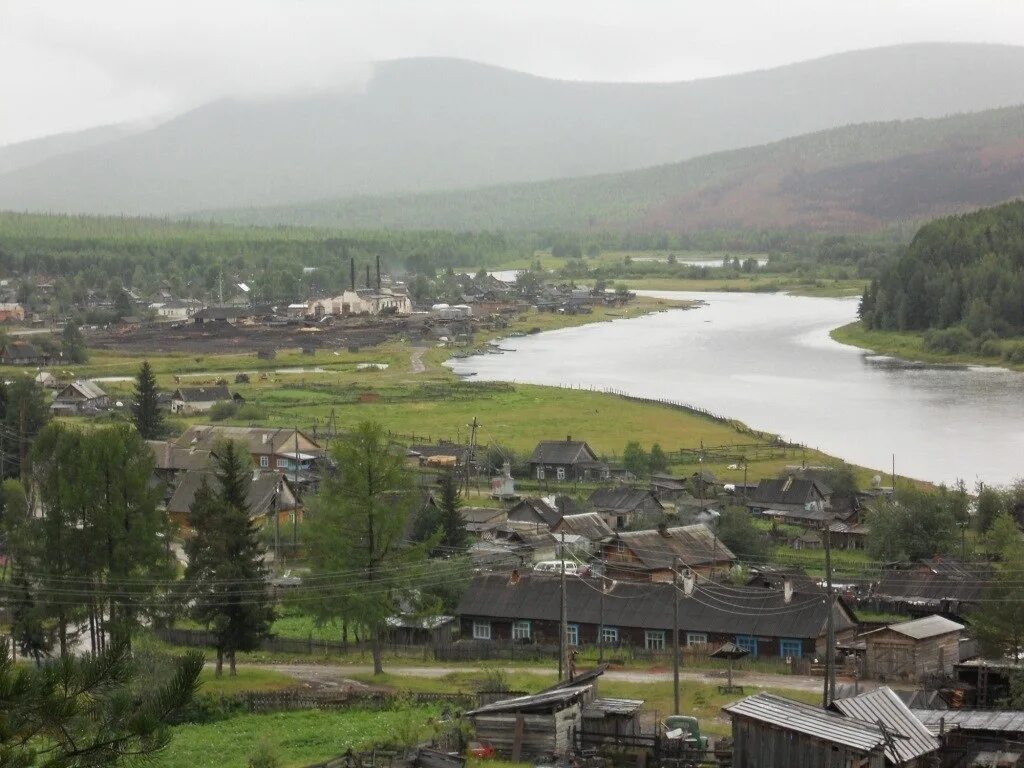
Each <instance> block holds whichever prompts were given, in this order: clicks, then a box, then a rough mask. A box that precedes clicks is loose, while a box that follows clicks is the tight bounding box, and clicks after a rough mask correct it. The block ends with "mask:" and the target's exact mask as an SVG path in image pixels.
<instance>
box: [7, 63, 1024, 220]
mask: <svg viewBox="0 0 1024 768" xmlns="http://www.w3.org/2000/svg"><path fill="white" fill-rule="evenodd" d="M1022 74H1024V48H1019V47H1011V46H993V45H974V44H920V45H904V46H895V47H890V48H879V49H872V50H866V51H857V52H852V53H845V54H839V55H835V56H830V57H826V58H822V59H817V60H813V61H808V62H803V63H800V64H794V65H790V66H786V67H779V68H775V69H771V70H764V71H759V72H752V73H747V74H742V75H734V76H728V77H720V78H713V79H707V80H698V81H693V82H685V83H664V84H609V83H582V82H566V81H556V80H548V79H544V78H540V77H535V76H531V75H526V74H522V73H517V72H512V71H508V70H503V69H499V68H496V67H491V66H486V65H482V64H476V63H472V62H467V61H461V60H452V59H406V60H399V61H392V62H386V63H381V64H378V65H376V66H375V68H374V73H373V75H372V77H371V79H370V81H369V82H368V84H367V86H366V88H365V90H364V91H362V92H359V93H348V94H321V95H316V96H304V97H295V98H278V99H273V100H264V101H259V102H255V101H234V100H226V101H220V102H217V103H213V104H209V105H207V106H204V107H201V108H199V109H196V110H193V111H191V112H188V113H185V114H182V115H180V116H178V117H176V118H173V119H170V120H168V121H166V122H164V123H162V124H160V125H157V126H155V127H153V128H150V129H147V130H140V131H136V132H129V133H128V134H127V135H122V136H116V135H114V136H110V135H103V136H102V140H100V141H98V142H93V143H91V144H90V142H89V141H85V140H83V137H82V136H81V135H78V134H70V135H65V136H64V137H60V140H59V141H58V140H56V139H55V140H52V141H50V142H49V144H43V145H40V144H39V143H38V142H36V143H35V144H36V146H35V148H34V149H33V150H32V151H35V152H36V154H35V155H34V156H33V155H32V154H31V152H29V151H28V150H27V149H26V145H12V146H9V147H5V148H0V171H5V172H0V208H8V209H14V210H34V211H66V212H95V213H117V212H127V213H150V214H175V213H181V212H185V211H195V210H200V209H220V208H239V207H251V206H266V205H285V204H294V203H299V202H305V201H315V200H318V199H325V198H344V197H349V196H366V195H390V194H395V193H418V192H426V191H438V190H455V189H465V188H471V187H479V186H484V185H497V184H506V183H516V182H528V181H536V180H545V179H559V178H566V177H578V176H584V175H590V174H601V173H609V172H617V171H624V170H630V169H637V168H643V167H646V166H654V165H658V164H664V163H674V162H678V161H681V160H686V159H688V158H694V157H698V156H701V155H707V154H709V153H714V152H721V151H723V150H729V149H736V148H740V147H748V146H753V145H759V144H763V143H766V142H772V141H777V140H780V139H784V138H787V137H792V136H797V135H801V134H806V133H810V132H814V131H821V130H824V129H829V128H834V127H837V126H843V125H848V124H853V123H865V122H872V121H885V120H895V119H905V118H914V117H938V116H944V115H950V114H954V113H958V112H973V111H979V110H984V109H989V108H993V107H1000V106H1007V105H1014V104H1024V77H1021V75H1022ZM40 146H42V148H40ZM26 153H28V154H26ZM26 156H28V158H29V159H28V160H27V161H26V159H25V158H26ZM12 158H13V160H12ZM439 225H440V224H439Z"/></svg>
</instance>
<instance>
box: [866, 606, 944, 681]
mask: <svg viewBox="0 0 1024 768" xmlns="http://www.w3.org/2000/svg"><path fill="white" fill-rule="evenodd" d="M963 630H964V625H963V624H957V623H956V622H955V621H951V620H949V619H947V618H945V617H943V616H938V615H935V616H927V617H925V618H922V619H914V620H913V621H904V622H901V623H899V624H890V625H889V626H887V627H883V628H882V629H876V630H874V631H873V632H868V633H867V634H865V635H863V639H864V642H865V646H866V655H865V660H866V662H867V674H868V676H869V677H873V678H876V679H878V680H900V681H909V682H922V681H925V680H927V679H928V678H929V677H933V676H946V675H948V674H951V673H952V672H953V668H954V667H955V666H956V665H957V664H958V663H959V661H960V637H961V634H962V632H963Z"/></svg>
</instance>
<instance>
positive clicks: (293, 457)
mask: <svg viewBox="0 0 1024 768" xmlns="http://www.w3.org/2000/svg"><path fill="white" fill-rule="evenodd" d="M228 440H232V441H235V442H239V443H242V444H243V445H245V447H246V449H247V450H248V452H249V454H250V455H251V456H252V460H253V463H254V464H255V465H256V466H257V467H259V468H260V469H273V470H277V471H278V472H287V473H289V474H292V473H294V472H296V471H298V472H300V473H302V472H309V471H311V470H312V469H313V468H314V465H315V463H316V462H317V461H318V460H319V459H320V458H322V457H323V455H324V450H323V448H321V447H320V444H319V443H317V442H316V441H315V440H313V438H311V437H309V435H307V434H306V433H305V432H302V431H301V430H296V429H288V428H272V427H231V426H223V425H213V426H211V425H208V424H195V425H193V426H191V427H189V428H188V429H186V430H185V431H184V432H183V433H182V434H181V436H180V437H178V439H177V440H175V441H174V442H175V445H177V446H178V447H179V448H195V449H196V450H199V451H208V452H209V451H213V450H216V447H217V445H218V444H220V443H222V442H225V441H228Z"/></svg>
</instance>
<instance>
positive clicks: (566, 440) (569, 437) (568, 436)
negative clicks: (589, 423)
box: [565, 435, 572, 443]
mask: <svg viewBox="0 0 1024 768" xmlns="http://www.w3.org/2000/svg"><path fill="white" fill-rule="evenodd" d="M565 442H567V443H571V442H572V435H566V436H565Z"/></svg>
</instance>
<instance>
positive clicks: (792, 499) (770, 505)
mask: <svg viewBox="0 0 1024 768" xmlns="http://www.w3.org/2000/svg"><path fill="white" fill-rule="evenodd" d="M830 496H831V491H830V490H829V489H828V488H827V487H825V486H824V485H822V484H821V483H819V482H818V481H817V480H803V479H800V478H797V477H792V476H790V477H783V478H779V479H771V478H765V479H763V480H761V482H759V483H758V484H757V488H755V489H754V492H753V493H752V494H751V496H750V498H749V499H748V500H747V507H748V508H749V509H750V511H751V512H752V513H753V514H755V515H760V514H767V513H769V512H771V513H773V514H774V515H775V516H776V517H777V518H778V519H779V522H783V523H790V522H792V523H794V524H796V525H800V524H802V523H808V522H812V521H817V522H820V521H823V520H825V519H826V518H828V519H831V518H830V517H829V515H830V514H831V513H830V512H829V497H830ZM787 513H788V514H787Z"/></svg>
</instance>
